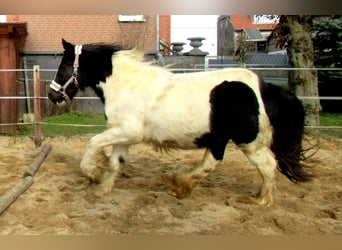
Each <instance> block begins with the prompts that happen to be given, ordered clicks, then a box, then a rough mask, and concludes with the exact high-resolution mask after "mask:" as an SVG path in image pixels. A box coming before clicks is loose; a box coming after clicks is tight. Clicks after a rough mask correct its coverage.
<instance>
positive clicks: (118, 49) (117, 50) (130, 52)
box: [84, 43, 149, 64]
mask: <svg viewBox="0 0 342 250" xmlns="http://www.w3.org/2000/svg"><path fill="white" fill-rule="evenodd" d="M84 49H85V50H86V51H88V52H96V53H98V52H103V53H111V54H115V55H118V56H124V57H127V58H129V59H132V60H134V61H137V62H145V63H146V61H145V58H144V52H143V51H140V50H138V49H136V48H131V47H127V46H123V45H121V44H118V43H89V44H85V45H84ZM148 64H149V63H148Z"/></svg>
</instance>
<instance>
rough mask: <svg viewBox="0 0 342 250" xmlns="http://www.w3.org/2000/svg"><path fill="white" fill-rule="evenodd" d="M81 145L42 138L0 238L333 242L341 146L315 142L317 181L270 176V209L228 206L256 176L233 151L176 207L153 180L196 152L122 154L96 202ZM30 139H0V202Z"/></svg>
mask: <svg viewBox="0 0 342 250" xmlns="http://www.w3.org/2000/svg"><path fill="white" fill-rule="evenodd" d="M88 140H89V138H77V137H75V138H64V137H60V138H46V139H45V140H44V141H43V145H44V144H46V143H49V144H50V145H51V146H52V150H51V152H50V153H49V155H48V156H47V158H46V159H45V160H44V162H43V163H42V165H41V167H40V169H39V170H38V172H37V173H36V175H35V176H34V184H33V185H32V186H31V187H30V188H29V189H28V190H27V191H26V192H25V193H24V194H22V195H21V196H20V197H19V198H18V199H17V200H16V201H15V202H14V203H13V204H12V205H11V206H10V207H9V208H8V209H7V210H6V211H5V212H4V213H2V214H1V215H0V234H1V235H26V234H50V235H89V234H91V235H94V234H95V235H98V234H113V235H126V234H128V235H137V234H139V235H141V234H142V235H147V234H154V235H155V234H157V235H188V234H193V235H222V234H227V235H284V234H285V235H306V234H310V235H311V234H320V235H322V234H331V235H341V234H342V150H341V149H342V142H341V141H333V140H329V141H328V140H321V143H320V150H319V151H318V152H317V153H316V155H315V156H314V157H313V158H311V159H312V161H313V163H315V168H314V172H315V174H316V176H317V177H316V178H315V179H314V180H313V181H311V182H309V183H305V184H300V185H296V184H293V183H291V182H290V181H288V180H287V179H286V178H285V177H284V176H282V175H281V174H280V173H277V190H276V193H275V203H274V205H273V206H272V207H270V208H265V207H262V206H257V205H247V204H240V203H236V202H234V200H233V199H232V197H236V195H242V194H253V193H256V192H257V191H258V188H259V186H260V182H261V178H260V176H259V175H258V173H257V170H256V169H255V168H254V167H253V166H252V165H251V164H250V163H249V162H248V161H247V160H246V158H245V156H244V155H243V154H242V153H241V152H240V151H239V150H238V149H237V148H236V147H235V146H234V145H233V144H229V145H228V147H227V151H226V155H225V160H224V161H223V163H222V164H221V165H220V166H218V167H217V168H216V169H215V171H213V172H212V173H211V174H210V175H209V176H208V177H207V178H206V179H204V180H203V181H202V182H201V183H200V184H199V185H198V186H197V187H196V188H195V189H194V190H193V191H192V193H191V195H190V196H189V197H187V198H185V199H182V200H179V199H177V198H175V197H172V196H170V195H168V194H167V189H166V188H165V186H164V185H163V184H162V183H161V182H160V181H159V180H160V176H161V175H162V174H165V173H172V172H173V171H176V170H178V169H180V168H191V167H193V166H195V164H196V163H198V162H199V160H200V159H201V157H202V154H203V151H202V150H197V151H174V152H171V153H170V154H165V153H164V154H161V153H158V152H154V151H153V150H152V148H151V147H150V146H148V145H143V144H141V145H136V146H134V147H132V148H131V150H130V157H129V159H128V164H127V166H125V167H123V168H122V169H121V173H120V174H119V176H118V178H117V181H116V183H115V187H114V190H113V191H112V193H110V194H109V195H107V196H103V197H96V196H95V195H94V185H95V184H92V183H90V182H89V181H88V180H87V178H85V177H84V176H83V175H82V173H81V171H80V168H79V163H80V160H81V157H82V155H83V152H84V148H85V145H86V143H87V141H88ZM40 150H41V148H38V149H36V148H35V146H34V143H33V141H32V140H31V139H29V138H25V139H20V138H8V137H0V159H1V161H0V196H1V195H3V194H5V193H6V192H7V191H8V190H10V189H11V188H12V187H13V186H15V185H16V184H17V183H18V182H20V181H21V178H22V175H23V173H24V172H25V171H26V169H27V167H28V166H29V165H30V164H31V163H32V162H33V160H34V159H35V158H36V156H37V155H38V154H39V152H40Z"/></svg>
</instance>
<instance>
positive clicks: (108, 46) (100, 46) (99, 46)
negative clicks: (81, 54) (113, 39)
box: [83, 43, 130, 53]
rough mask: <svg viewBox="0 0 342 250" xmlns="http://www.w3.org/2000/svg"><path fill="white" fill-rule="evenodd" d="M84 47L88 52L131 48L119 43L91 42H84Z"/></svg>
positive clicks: (107, 51)
mask: <svg viewBox="0 0 342 250" xmlns="http://www.w3.org/2000/svg"><path fill="white" fill-rule="evenodd" d="M83 49H84V50H85V51H87V52H95V53H99V52H100V53H101V52H103V53H110V52H111V53H115V52H117V51H120V50H127V49H130V48H127V47H124V46H123V45H121V44H118V43H89V44H84V45H83Z"/></svg>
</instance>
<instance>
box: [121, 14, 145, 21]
mask: <svg viewBox="0 0 342 250" xmlns="http://www.w3.org/2000/svg"><path fill="white" fill-rule="evenodd" d="M145 21H146V20H145V17H144V15H119V22H145Z"/></svg>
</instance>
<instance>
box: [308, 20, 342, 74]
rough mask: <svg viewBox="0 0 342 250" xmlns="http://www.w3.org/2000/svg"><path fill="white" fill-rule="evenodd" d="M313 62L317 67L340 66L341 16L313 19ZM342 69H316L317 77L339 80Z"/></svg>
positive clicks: (341, 65)
mask: <svg viewBox="0 0 342 250" xmlns="http://www.w3.org/2000/svg"><path fill="white" fill-rule="evenodd" d="M312 32H313V38H312V40H313V44H314V50H315V57H314V62H315V65H316V66H317V67H322V68H329V67H332V68H340V67H342V17H341V16H320V17H316V18H314V20H313V26H312ZM341 78H342V71H318V79H319V80H322V81H326V80H330V81H331V80H332V81H334V80H340V79H341Z"/></svg>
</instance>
